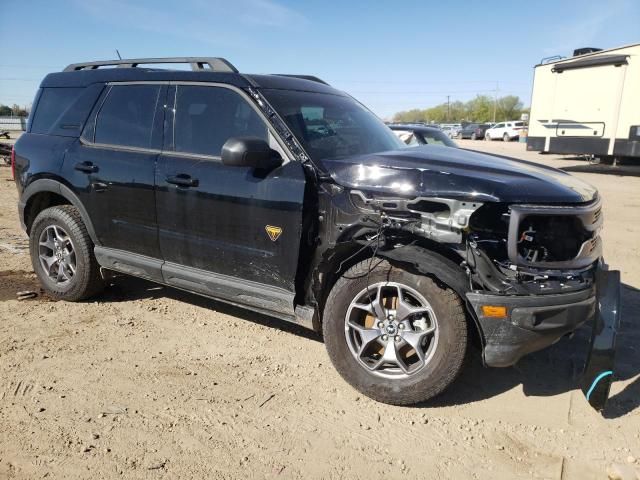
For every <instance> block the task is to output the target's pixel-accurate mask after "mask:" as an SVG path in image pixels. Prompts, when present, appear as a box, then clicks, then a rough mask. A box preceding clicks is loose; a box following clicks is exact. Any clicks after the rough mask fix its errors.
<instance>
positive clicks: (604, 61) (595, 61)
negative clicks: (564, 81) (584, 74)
mask: <svg viewBox="0 0 640 480" xmlns="http://www.w3.org/2000/svg"><path fill="white" fill-rule="evenodd" d="M628 57H629V56H628V55H597V56H593V57H588V58H583V59H580V60H574V61H572V62H565V63H556V64H555V65H554V66H553V68H552V69H551V71H552V72H555V73H562V72H563V71H565V70H574V69H576V68H588V67H601V66H605V65H615V66H616V67H617V66H620V65H626V64H627V63H628V62H627V58H628Z"/></svg>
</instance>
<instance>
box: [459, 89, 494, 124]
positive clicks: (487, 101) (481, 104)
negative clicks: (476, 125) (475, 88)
mask: <svg viewBox="0 0 640 480" xmlns="http://www.w3.org/2000/svg"><path fill="white" fill-rule="evenodd" d="M493 104H494V99H493V98H491V97H489V96H488V95H477V96H476V98H474V99H473V100H469V101H468V102H467V104H466V106H467V118H468V119H469V120H471V121H473V122H480V123H485V122H490V121H491V120H493Z"/></svg>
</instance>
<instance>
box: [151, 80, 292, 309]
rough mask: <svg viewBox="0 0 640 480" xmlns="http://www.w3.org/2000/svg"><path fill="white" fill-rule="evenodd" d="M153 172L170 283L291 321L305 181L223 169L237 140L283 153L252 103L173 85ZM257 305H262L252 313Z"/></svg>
mask: <svg viewBox="0 0 640 480" xmlns="http://www.w3.org/2000/svg"><path fill="white" fill-rule="evenodd" d="M169 99H170V100H169V105H170V107H171V111H172V112H173V115H172V116H171V118H169V119H168V121H167V127H166V128H167V130H166V133H165V138H166V141H165V149H164V151H163V152H162V154H161V155H160V157H159V161H158V169H157V178H156V185H157V193H156V196H157V197H156V198H157V216H158V225H159V239H160V250H161V252H162V256H163V258H164V259H165V261H166V263H165V265H164V266H163V275H164V278H165V282H166V283H168V284H173V285H176V286H180V287H186V288H189V289H192V290H197V291H201V292H203V293H206V294H210V295H213V296H217V297H221V298H225V299H228V300H232V301H234V302H237V303H241V304H248V305H252V306H256V307H261V309H266V310H271V311H274V310H275V311H280V312H287V313H291V312H292V308H293V295H294V292H295V276H296V270H297V265H298V250H299V246H300V238H301V233H302V232H301V229H302V206H303V200H304V189H305V176H304V171H303V167H302V165H301V164H300V163H299V162H297V161H286V162H285V163H284V164H283V165H282V166H281V167H278V168H277V169H275V170H274V171H272V172H269V173H268V174H266V175H265V174H263V173H260V172H257V171H254V169H252V168H249V167H231V166H226V165H223V164H222V162H221V158H220V153H221V149H222V145H223V144H224V143H225V142H226V141H227V140H228V139H229V138H231V137H246V136H250V137H258V138H262V139H264V140H266V141H268V142H269V143H270V144H271V146H272V148H274V149H279V150H280V151H281V153H282V154H285V152H284V150H283V149H282V147H281V146H280V145H279V144H278V143H277V141H276V140H275V136H274V134H273V132H272V131H271V129H270V127H269V126H268V124H267V122H266V121H265V119H264V118H263V117H262V115H261V114H260V113H259V111H258V110H257V108H255V107H254V106H253V104H252V103H251V102H250V100H249V99H248V98H247V97H246V95H245V94H244V93H243V92H242V91H240V90H238V89H235V88H231V87H228V86H224V85H206V84H199V85H183V84H179V85H173V86H171V87H170V90H169ZM256 303H257V304H259V305H256Z"/></svg>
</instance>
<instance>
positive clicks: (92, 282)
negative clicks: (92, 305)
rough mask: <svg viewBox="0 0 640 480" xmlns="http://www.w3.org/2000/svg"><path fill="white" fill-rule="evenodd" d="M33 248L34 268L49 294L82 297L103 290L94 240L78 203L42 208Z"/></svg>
mask: <svg viewBox="0 0 640 480" xmlns="http://www.w3.org/2000/svg"><path fill="white" fill-rule="evenodd" d="M29 251H30V253H31V263H32V265H33V269H34V270H35V272H36V274H37V275H38V278H39V280H40V284H41V285H42V288H43V289H44V290H45V291H46V292H47V294H48V295H49V296H51V297H53V298H55V299H57V300H67V301H79V300H85V299H87V298H89V297H92V296H93V295H95V294H97V293H98V292H100V290H102V288H103V286H104V285H103V282H102V279H101V277H100V267H99V266H98V262H97V261H96V258H95V256H94V254H93V242H92V241H91V238H90V237H89V234H88V232H87V228H86V226H85V225H84V223H83V221H82V218H81V216H80V212H79V211H78V209H77V208H75V207H74V206H72V205H59V206H55V207H50V208H47V209H45V210H43V211H42V212H40V213H39V214H38V216H37V217H36V218H35V220H34V221H33V225H32V227H31V230H30V233H29Z"/></svg>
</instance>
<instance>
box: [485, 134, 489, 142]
mask: <svg viewBox="0 0 640 480" xmlns="http://www.w3.org/2000/svg"><path fill="white" fill-rule="evenodd" d="M484 139H485V140H486V141H487V142H490V141H491V135H489V134H488V133H485V134H484Z"/></svg>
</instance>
